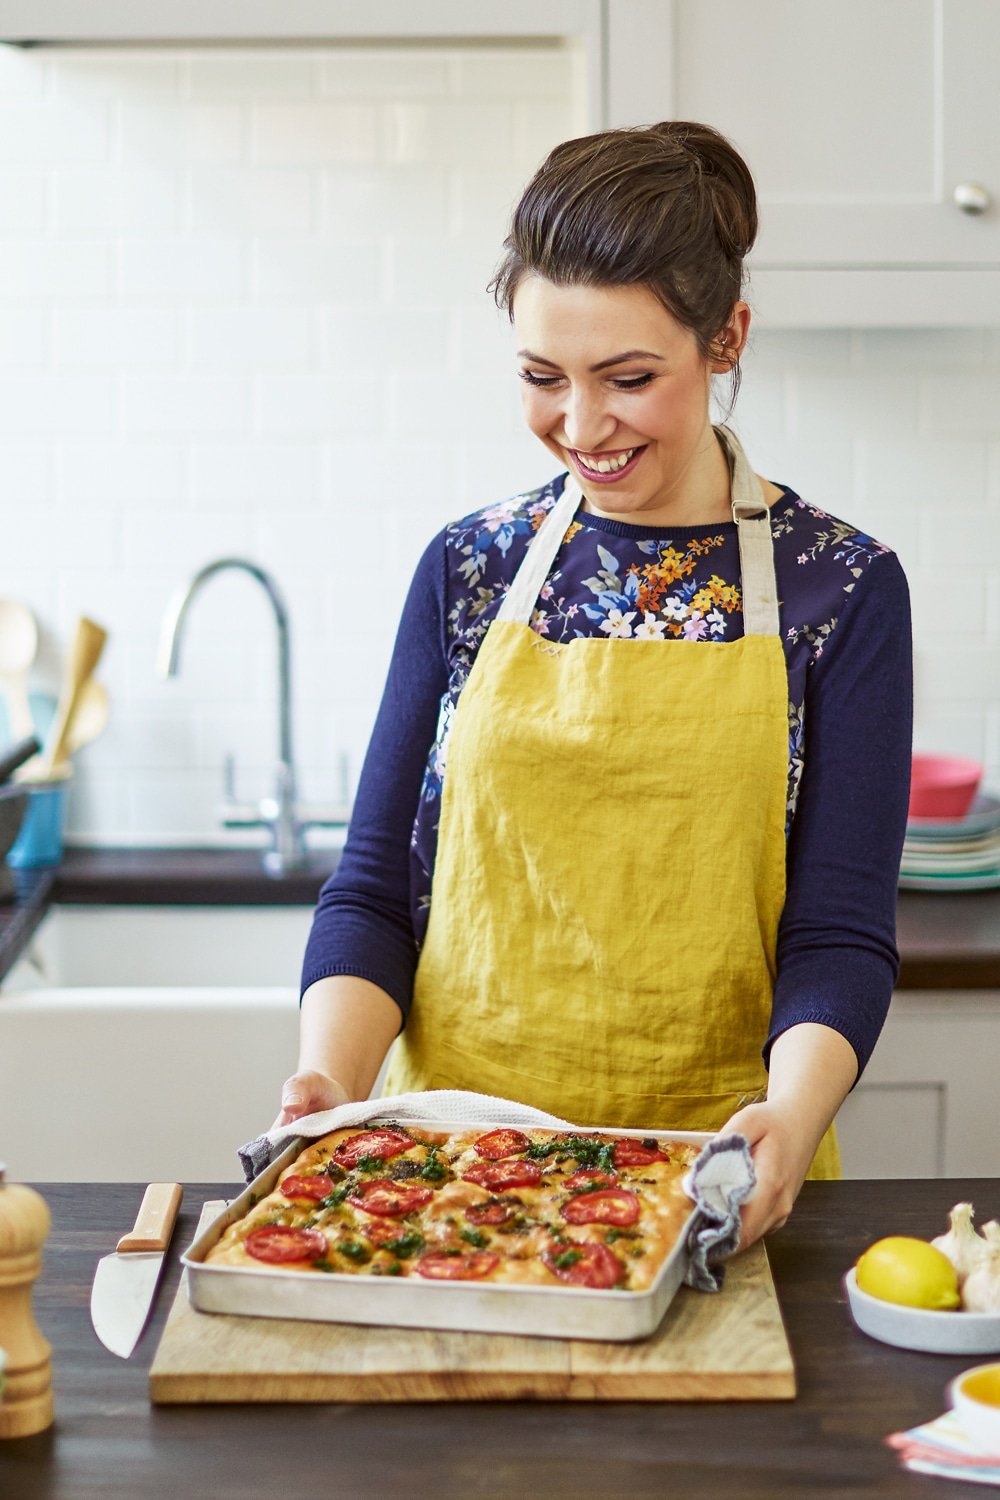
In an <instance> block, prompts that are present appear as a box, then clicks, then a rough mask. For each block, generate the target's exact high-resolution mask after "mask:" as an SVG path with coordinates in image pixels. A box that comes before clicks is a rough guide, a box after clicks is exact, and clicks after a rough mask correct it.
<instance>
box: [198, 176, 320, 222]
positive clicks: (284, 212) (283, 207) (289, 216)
mask: <svg viewBox="0 0 1000 1500" xmlns="http://www.w3.org/2000/svg"><path fill="white" fill-rule="evenodd" d="M185 177H186V202H187V222H186V227H187V228H188V230H189V231H190V232H191V233H192V234H196V235H203V234H219V233H225V234H268V235H271V234H273V235H277V236H279V237H281V238H287V237H288V236H292V235H302V234H308V233H309V232H310V231H311V230H312V229H313V227H314V224H315V218H316V203H317V199H318V189H317V184H316V180H315V177H314V174H312V173H311V172H308V171H306V170H304V169H303V170H295V169H293V168H289V167H284V168H281V169H280V170H274V171H269V170H266V169H264V168H261V167H198V168H194V169H192V170H191V171H189V172H187V173H186V174H185Z"/></svg>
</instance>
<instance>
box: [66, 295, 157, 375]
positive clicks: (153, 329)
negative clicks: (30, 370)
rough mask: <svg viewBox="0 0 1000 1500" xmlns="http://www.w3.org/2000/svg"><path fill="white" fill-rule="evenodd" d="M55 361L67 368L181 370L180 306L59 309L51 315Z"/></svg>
mask: <svg viewBox="0 0 1000 1500" xmlns="http://www.w3.org/2000/svg"><path fill="white" fill-rule="evenodd" d="M52 329H53V361H54V363H55V364H56V365H57V366H60V365H61V366H63V367H64V368H66V369H80V368H94V369H118V368H120V367H122V366H126V367H128V368H134V369H142V368H143V366H157V367H163V366H166V367H168V368H170V367H173V368H176V367H177V365H178V364H179V363H180V357H181V348H182V342H181V340H182V334H183V324H182V316H181V314H180V313H179V312H177V311H175V310H169V311H168V310H165V309H161V308H149V307H60V308H58V309H57V310H56V312H55V314H54V316H53V319H52Z"/></svg>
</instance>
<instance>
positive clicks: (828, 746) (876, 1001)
mask: <svg viewBox="0 0 1000 1500" xmlns="http://www.w3.org/2000/svg"><path fill="white" fill-rule="evenodd" d="M564 479H565V476H562V475H560V476H559V477H557V478H556V479H554V480H552V481H551V482H550V483H549V484H547V485H544V486H542V487H541V488H540V489H538V490H534V491H531V492H530V493H528V494H523V495H518V496H515V497H514V498H513V499H512V500H509V501H506V502H504V503H503V504H500V505H494V506H490V507H487V508H486V509H484V510H479V511H476V512H474V513H473V514H471V515H469V516H466V517H464V518H463V519H461V520H460V521H456V522H454V523H453V524H451V525H449V526H446V527H445V528H444V529H443V530H442V531H441V532H439V533H438V534H437V536H435V537H434V538H433V540H432V541H431V543H430V545H429V546H428V547H427V549H426V551H425V552H424V554H423V556H422V558H421V559H420V562H419V564H418V566H417V569H416V573H415V575H414V578H413V582H412V584H411V586H410V590H409V593H408V596H407V599H406V602H405V605H404V607H403V612H402V618H401V620H400V624H399V629H398V633H397V637H396V643H395V648H394V651H393V655H392V659H391V663H390V666H389V672H388V678H387V681H386V684H385V690H384V693H383V696H382V702H381V706H380V708H379V712H378V716H377V718H376V722H375V726H374V730H373V733H372V737H371V742H370V745H369V749H368V753H367V755H366V758H365V762H364V767H363V769H362V773H361V778H360V782H359V785H358V792H357V797H356V801H355V807H354V813H353V816H352V819H351V825H350V829H349V833H348V838H347V842H346V845H345V848H344V852H343V856H342V858H341V861H340V863H339V865H338V867H337V869H336V870H335V872H334V873H333V875H332V876H331V877H330V879H329V880H328V881H327V882H326V884H325V885H324V887H323V889H322V891H321V893H320V897H319V902H318V904H317V907H316V912H315V916H314V919H313V925H312V931H311V934H310V937H309V942H308V945H307V949H306V955H305V961H304V964H303V971H302V990H303V992H304V991H305V990H306V989H307V988H308V987H309V985H311V984H313V983H314V982H315V981H316V980H318V979H321V978H325V977H327V976H329V975H334V974H353V975H357V976H359V977H361V978H364V979H368V980H371V981H372V982H373V983H375V984H377V985H379V986H380V988H382V989H383V990H385V991H386V992H387V993H388V994H389V995H391V996H392V998H393V999H394V1000H395V1001H396V1002H397V1004H398V1005H399V1007H400V1010H401V1012H402V1014H403V1018H404V1020H405V1017H406V1014H407V1010H408V1008H409V1004H410V999H411V995H412V987H413V976H414V973H415V970H416V965H417V960H418V957H419V950H420V943H421V941H422V938H423V934H424V932H425V930H426V924H427V916H428V912H429V907H430V901H431V899H432V889H433V871H434V857H435V851H436V842H437V828H438V821H439V812H440V800H441V794H442V789H443V785H444V781H445V780H446V776H447V744H448V733H449V729H450V725H451V720H452V716H453V714H454V711H455V707H456V705H457V703H458V701H459V698H460V696H461V691H462V688H463V686H464V684H465V681H466V679H467V677H468V674H469V671H470V670H471V667H472V664H473V662H474V660H475V656H476V652H477V650H478V647H479V644H480V643H481V641H482V639H483V637H484V636H485V634H486V631H487V629H488V628H489V624H490V622H491V620H492V619H493V618H494V617H495V615H496V612H497V610H498V609H499V606H500V602H501V600H502V598H503V596H504V593H505V592H506V589H507V587H508V586H509V584H510V582H511V580H512V579H513V576H514V574H515V573H516V571H517V568H518V566H519V565H520V563H521V561H522V559H523V557H524V554H525V551H526V550H527V546H528V543H529V542H530V540H531V538H532V536H533V535H534V532H535V530H536V529H537V526H538V525H539V524H540V522H541V520H542V519H543V518H544V516H545V514H546V513H547V511H548V510H549V509H550V508H551V506H552V505H553V504H554V503H555V501H556V499H557V498H558V496H559V495H560V493H561V491H562V486H563V483H564ZM781 488H782V491H783V493H782V497H781V498H780V499H779V500H777V501H776V502H775V503H774V505H773V506H772V508H771V531H772V536H773V539H774V549H775V552H774V555H775V570H776V576H777V584H778V598H779V615H780V628H781V637H782V643H783V646H784V650H785V658H786V663H787V668H788V691H789V708H788V723H789V737H788V745H789V753H788V803H787V824H786V833H787V867H786V868H787V888H786V899H785V907H784V912H783V915H782V919H781V924H780V928H779V934H778V951H777V968H776V981H775V988H774V996H773V1002H772V1015H771V1025H770V1028H769V1031H768V1035H767V1037H766V1038H761V1041H762V1047H763V1055H764V1058H765V1061H766V1060H767V1058H768V1056H769V1052H770V1047H771V1044H772V1043H773V1042H774V1040H775V1038H776V1037H777V1036H779V1035H780V1034H781V1032H782V1031H785V1030H786V1029H787V1028H788V1027H789V1026H793V1025H796V1024H798V1023H799V1022H803V1021H816V1022H820V1023H822V1024H824V1025H827V1026H831V1027H833V1028H834V1029H835V1030H837V1031H839V1032H840V1033H841V1034H842V1035H843V1036H844V1037H846V1039H847V1040H848V1041H849V1042H850V1043H851V1045H852V1046H853V1048H854V1050H855V1053H856V1054H857V1058H858V1071H859V1075H860V1072H861V1070H862V1069H863V1068H864V1066H865V1064H866V1063H867V1061H868V1058H869V1057H870V1055H871V1052H872V1050H873V1048H874V1046H875V1043H876V1041H877V1039H878V1035H879V1032H880V1030H881V1027H882V1024H883V1022H884V1020H885V1015H886V1011H887V1009H888V1005H889V1000H890V997H891V993H892V987H893V984H894V982H895V979H896V976H897V973H898V967H899V959H898V953H897V949H896V943H895V913H896V882H897V876H898V871H899V859H900V852H901V848H902V840H903V833H904V830H905V825H906V807H907V800H908V787H909V769H910V747H911V732H912V659H911V637H910V615H909V597H908V592H907V587H906V579H905V577H904V574H903V571H902V568H901V567H900V565H899V562H898V559H897V558H896V557H895V555H894V554H893V553H892V552H891V551H890V550H889V549H888V548H887V547H885V546H883V545H882V544H881V543H879V542H876V541H875V540H874V539H873V538H872V537H870V536H868V535H866V534H865V533H864V532H862V531H859V530H858V529H857V528H855V527H853V526H850V525H849V524H847V523H846V522H844V521H841V520H839V519H837V518H836V517H835V516H831V515H829V514H827V513H826V512H824V511H822V510H819V509H817V508H816V507H813V506H810V505H807V504H806V503H805V501H803V500H802V499H800V497H799V496H798V495H797V494H795V492H794V491H792V490H790V489H789V488H788V487H787V486H781ZM531 623H532V627H533V628H534V629H535V630H537V631H539V633H540V634H542V635H544V636H546V637H547V638H549V639H552V640H566V639H571V638H572V637H574V636H581V635H586V636H597V637H604V638H610V637H611V636H618V637H621V636H624V637H630V636H632V637H646V638H656V639H663V640H664V641H669V640H670V639H672V638H678V639H684V640H688V641H695V642H696V641H731V640H737V639H739V637H740V636H742V634H743V617H742V609H741V596H740V567H739V546H738V540H737V535H736V525H735V523H734V522H732V521H729V522H724V523H718V524H715V525H711V526H675V527H668V528H662V529H650V527H649V526H648V524H644V523H641V522H640V523H634V522H625V521H617V520H613V519H610V518H606V517H601V516H594V515H590V514H587V513H585V512H583V511H580V512H578V513H577V517H576V520H575V522H574V524H573V526H572V527H571V528H570V531H569V533H568V536H567V540H566V541H565V542H564V544H563V546H562V548H561V549H560V552H559V554H558V556H557V558H556V560H555V563H554V564H553V567H552V569H551V571H550V574H549V577H548V580H547V581H546V583H545V585H544V586H543V588H542V591H541V594H540V596H539V599H538V601H537V607H536V610H535V613H534V616H533V618H532V622H531ZM705 753H706V754H712V755H718V754H723V755H724V754H726V753H727V751H726V747H725V746H724V745H721V746H720V745H707V746H706V747H705ZM580 774H581V776H585V775H586V769H585V768H581V772H580ZM578 998H579V997H574V996H567V1005H568V1006H572V1005H573V1004H575V1003H577V1000H578Z"/></svg>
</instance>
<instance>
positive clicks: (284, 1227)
mask: <svg viewBox="0 0 1000 1500" xmlns="http://www.w3.org/2000/svg"><path fill="white" fill-rule="evenodd" d="M243 1244H244V1248H245V1249H246V1252H247V1254H248V1255H252V1256H253V1258H254V1260H267V1261H270V1262H271V1263H272V1265H279V1264H283V1263H284V1262H285V1261H292V1260H321V1259H322V1258H323V1256H324V1255H325V1254H326V1235H325V1234H321V1233H320V1231H319V1230H318V1229H293V1228H292V1227H291V1225H289V1224H265V1225H264V1226H263V1228H261V1229H253V1230H251V1232H250V1233H249V1234H248V1235H247V1237H246V1239H245V1240H244V1241H243Z"/></svg>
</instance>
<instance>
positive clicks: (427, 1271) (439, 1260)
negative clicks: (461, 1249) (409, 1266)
mask: <svg viewBox="0 0 1000 1500" xmlns="http://www.w3.org/2000/svg"><path fill="white" fill-rule="evenodd" d="M499 1264H500V1257H499V1255H494V1254H493V1252H492V1250H477V1251H476V1253H475V1254H474V1255H422V1256H421V1257H420V1259H419V1260H418V1261H417V1264H416V1266H415V1267H414V1269H415V1270H416V1271H417V1273H418V1275H420V1276H426V1277H428V1279H429V1280H431V1281H478V1280H479V1278H480V1277H482V1276H488V1275H489V1274H490V1272H491V1271H492V1270H493V1268H494V1267H495V1266H498V1265H499Z"/></svg>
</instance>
